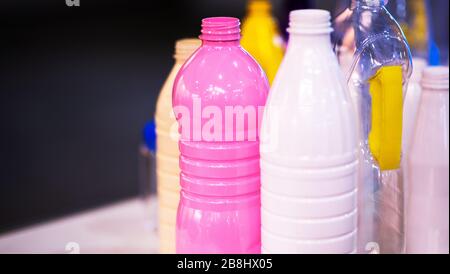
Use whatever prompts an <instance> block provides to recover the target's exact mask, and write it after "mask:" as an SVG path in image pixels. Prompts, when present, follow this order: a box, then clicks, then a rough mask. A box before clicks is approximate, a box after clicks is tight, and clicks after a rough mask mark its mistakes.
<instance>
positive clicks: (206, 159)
mask: <svg viewBox="0 0 450 274" xmlns="http://www.w3.org/2000/svg"><path fill="white" fill-rule="evenodd" d="M239 26H240V22H239V19H236V18H228V17H214V18H206V19H203V20H202V34H201V35H200V39H201V40H202V46H201V47H200V48H199V49H198V50H197V51H196V52H195V53H194V54H193V56H192V57H191V58H190V59H188V60H187V61H186V63H185V64H184V66H183V67H182V68H181V70H180V72H179V73H178V75H177V77H176V79H175V83H174V89H173V101H172V103H173V107H174V113H175V116H176V118H177V120H178V123H179V126H180V134H181V136H180V142H179V148H180V169H181V174H180V184H181V188H182V189H181V193H180V204H179V206H178V214H177V224H176V251H177V253H260V252H261V236H260V234H261V231H260V227H261V217H260V167H259V130H258V129H259V123H260V119H261V117H262V110H263V107H264V105H265V103H266V98H267V94H268V90H269V84H268V81H267V78H266V76H265V74H264V72H263V71H262V69H261V67H260V66H259V65H258V64H257V62H256V61H255V60H254V59H253V58H252V57H251V56H250V55H249V54H248V53H247V52H246V51H245V50H243V48H241V46H240V42H239V41H240V28H239Z"/></svg>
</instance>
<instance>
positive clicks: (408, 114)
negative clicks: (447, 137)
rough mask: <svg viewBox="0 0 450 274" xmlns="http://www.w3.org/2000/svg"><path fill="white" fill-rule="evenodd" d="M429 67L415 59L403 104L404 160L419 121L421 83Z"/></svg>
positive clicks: (422, 61) (422, 60)
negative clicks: (423, 74)
mask: <svg viewBox="0 0 450 274" xmlns="http://www.w3.org/2000/svg"><path fill="white" fill-rule="evenodd" d="M426 66H427V61H426V60H425V59H423V58H413V68H414V69H413V73H412V75H411V78H410V79H409V83H408V91H407V93H406V94H405V96H404V97H405V100H404V103H403V132H402V152H403V159H405V157H406V154H407V153H408V150H409V145H410V144H411V138H412V134H413V130H414V126H415V124H416V121H417V110H418V108H419V103H420V97H421V94H422V88H421V86H420V81H421V79H422V73H423V70H424V69H425V68H426Z"/></svg>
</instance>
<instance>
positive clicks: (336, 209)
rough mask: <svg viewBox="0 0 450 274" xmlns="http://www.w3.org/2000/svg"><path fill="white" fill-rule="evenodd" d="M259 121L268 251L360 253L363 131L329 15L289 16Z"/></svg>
mask: <svg viewBox="0 0 450 274" xmlns="http://www.w3.org/2000/svg"><path fill="white" fill-rule="evenodd" d="M288 31H289V33H290V38H289V43H288V48H287V52H286V55H285V57H284V60H283V62H282V64H281V67H280V69H279V71H278V73H277V76H276V77H275V81H274V83H273V86H272V89H271V91H270V93H269V98H268V102H267V105H266V108H265V110H264V118H263V121H262V127H261V184H262V190H261V204H262V210H261V218H262V219H261V221H262V234H261V236H262V239H261V240H262V251H263V252H264V253H354V252H356V233H357V231H356V230H357V195H356V182H357V181H356V179H357V165H358V160H357V131H356V121H355V119H356V118H355V111H354V109H353V106H352V102H351V99H350V96H349V94H348V93H349V92H348V87H347V84H346V82H345V79H344V76H343V75H342V72H341V70H340V68H339V65H338V62H337V58H336V56H335V55H334V53H333V49H332V45H331V42H330V33H331V31H332V28H331V24H330V14H329V12H327V11H324V10H296V11H292V12H291V14H290V25H289V29H288Z"/></svg>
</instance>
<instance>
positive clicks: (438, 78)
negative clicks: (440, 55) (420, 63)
mask: <svg viewBox="0 0 450 274" xmlns="http://www.w3.org/2000/svg"><path fill="white" fill-rule="evenodd" d="M421 84H422V88H423V89H424V90H434V91H442V92H447V93H448V90H449V89H448V86H449V72H448V67H442V66H438V67H428V68H426V69H425V70H424V71H423V76H422V81H421Z"/></svg>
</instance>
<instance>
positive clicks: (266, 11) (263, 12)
mask: <svg viewBox="0 0 450 274" xmlns="http://www.w3.org/2000/svg"><path fill="white" fill-rule="evenodd" d="M271 11H272V6H271V5H270V2H269V1H268V0H250V2H249V5H248V15H249V16H270V15H271Z"/></svg>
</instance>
